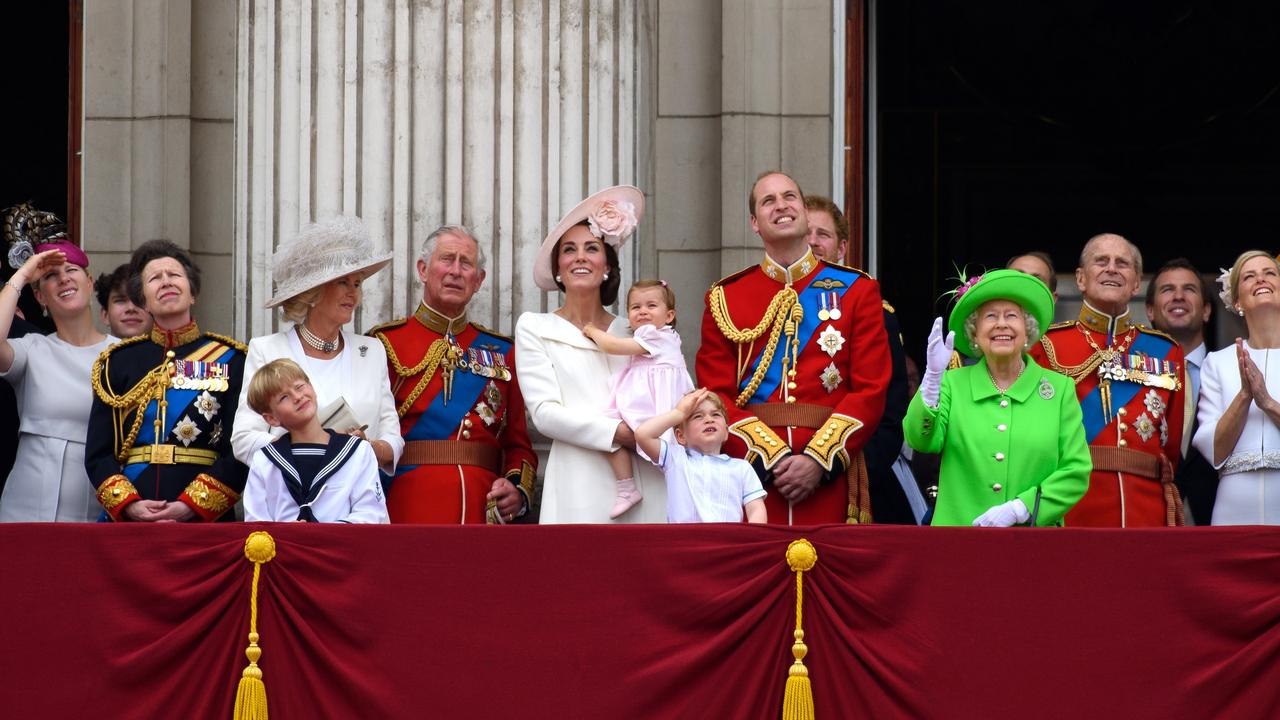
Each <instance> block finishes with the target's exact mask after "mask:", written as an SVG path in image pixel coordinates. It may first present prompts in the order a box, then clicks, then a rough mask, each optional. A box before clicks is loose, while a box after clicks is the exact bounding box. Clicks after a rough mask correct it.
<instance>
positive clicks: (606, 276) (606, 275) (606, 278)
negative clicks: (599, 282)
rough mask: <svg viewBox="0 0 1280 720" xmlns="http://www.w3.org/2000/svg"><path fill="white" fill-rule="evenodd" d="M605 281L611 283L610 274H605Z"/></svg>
mask: <svg viewBox="0 0 1280 720" xmlns="http://www.w3.org/2000/svg"><path fill="white" fill-rule="evenodd" d="M604 281H605V282H609V273H605V274H604Z"/></svg>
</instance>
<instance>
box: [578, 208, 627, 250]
mask: <svg viewBox="0 0 1280 720" xmlns="http://www.w3.org/2000/svg"><path fill="white" fill-rule="evenodd" d="M638 222H639V218H637V217H636V206H635V205H632V204H631V203H629V202H627V201H626V200H612V199H611V200H605V201H604V202H602V203H600V207H598V208H596V211H595V212H593V213H591V214H590V215H588V216H587V224H588V225H589V226H590V228H591V234H592V235H595V236H596V237H598V238H601V239H603V240H604V241H605V242H607V243H609V244H610V245H614V246H615V247H616V246H617V245H619V244H621V241H622V240H626V239H627V238H629V237H631V232H632V231H633V230H635V229H636V224H637V223H638Z"/></svg>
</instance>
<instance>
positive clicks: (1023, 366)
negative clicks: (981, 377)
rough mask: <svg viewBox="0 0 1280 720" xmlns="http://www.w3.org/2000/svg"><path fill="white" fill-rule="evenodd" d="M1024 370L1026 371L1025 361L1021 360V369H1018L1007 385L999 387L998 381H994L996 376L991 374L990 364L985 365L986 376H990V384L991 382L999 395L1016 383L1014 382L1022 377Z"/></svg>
mask: <svg viewBox="0 0 1280 720" xmlns="http://www.w3.org/2000/svg"><path fill="white" fill-rule="evenodd" d="M1026 371H1027V363H1026V362H1025V361H1023V363H1022V369H1021V370H1019V371H1018V374H1017V375H1015V376H1014V378H1013V382H1011V383H1009V387H1000V383H998V382H996V376H995V375H992V374H991V366H990V365H988V366H987V377H989V378H991V384H992V385H993V386H995V389H996V392H998V393H1000V394H1001V395H1003V394H1005V393H1007V392H1009V388H1011V387H1013V386H1014V385H1016V384H1017V382H1018V380H1019V379H1020V378H1021V377H1022V373H1024V372H1026Z"/></svg>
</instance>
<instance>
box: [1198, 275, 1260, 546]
mask: <svg viewBox="0 0 1280 720" xmlns="http://www.w3.org/2000/svg"><path fill="white" fill-rule="evenodd" d="M1219 279H1220V280H1222V281H1223V292H1222V300H1223V302H1224V303H1226V306H1227V309H1228V310H1230V311H1232V312H1235V313H1238V314H1240V315H1243V316H1244V321H1245V324H1246V325H1248V327H1249V337H1248V339H1245V340H1242V339H1240V338H1236V342H1235V344H1234V345H1230V346H1228V347H1225V348H1223V349H1221V350H1218V351H1215V352H1212V353H1209V355H1208V356H1206V357H1205V361H1204V365H1203V367H1202V368H1201V371H1200V404H1199V406H1198V408H1197V412H1198V419H1199V423H1200V427H1199V429H1197V430H1196V434H1195V438H1194V440H1193V442H1194V444H1195V446H1196V449H1197V450H1199V451H1200V452H1201V453H1203V454H1204V456H1205V457H1206V458H1209V460H1210V462H1211V463H1212V464H1213V466H1214V467H1215V468H1217V470H1218V474H1219V477H1220V481H1219V483H1218V497H1217V500H1216V502H1215V503H1214V506H1213V520H1212V523H1213V524H1214V525H1277V524H1280V403H1278V402H1277V401H1276V397H1277V395H1280V265H1278V264H1277V263H1276V259H1275V258H1274V257H1272V256H1271V254H1270V253H1268V252H1265V251H1262V250H1250V251H1249V252H1246V253H1243V254H1242V255H1240V257H1239V258H1238V259H1237V260H1236V262H1235V265H1233V266H1232V268H1231V270H1230V272H1229V273H1224V274H1223V277H1222V278H1219Z"/></svg>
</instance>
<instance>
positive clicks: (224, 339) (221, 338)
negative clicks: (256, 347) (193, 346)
mask: <svg viewBox="0 0 1280 720" xmlns="http://www.w3.org/2000/svg"><path fill="white" fill-rule="evenodd" d="M205 337H211V338H213V339H214V340H217V341H218V342H220V343H224V344H226V345H227V346H229V347H232V348H235V349H236V350H239V351H240V352H242V353H247V352H249V346H248V345H245V344H244V343H242V342H240V341H239V340H236V339H235V338H233V337H231V336H230V335H223V334H222V333H215V332H206V333H205Z"/></svg>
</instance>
